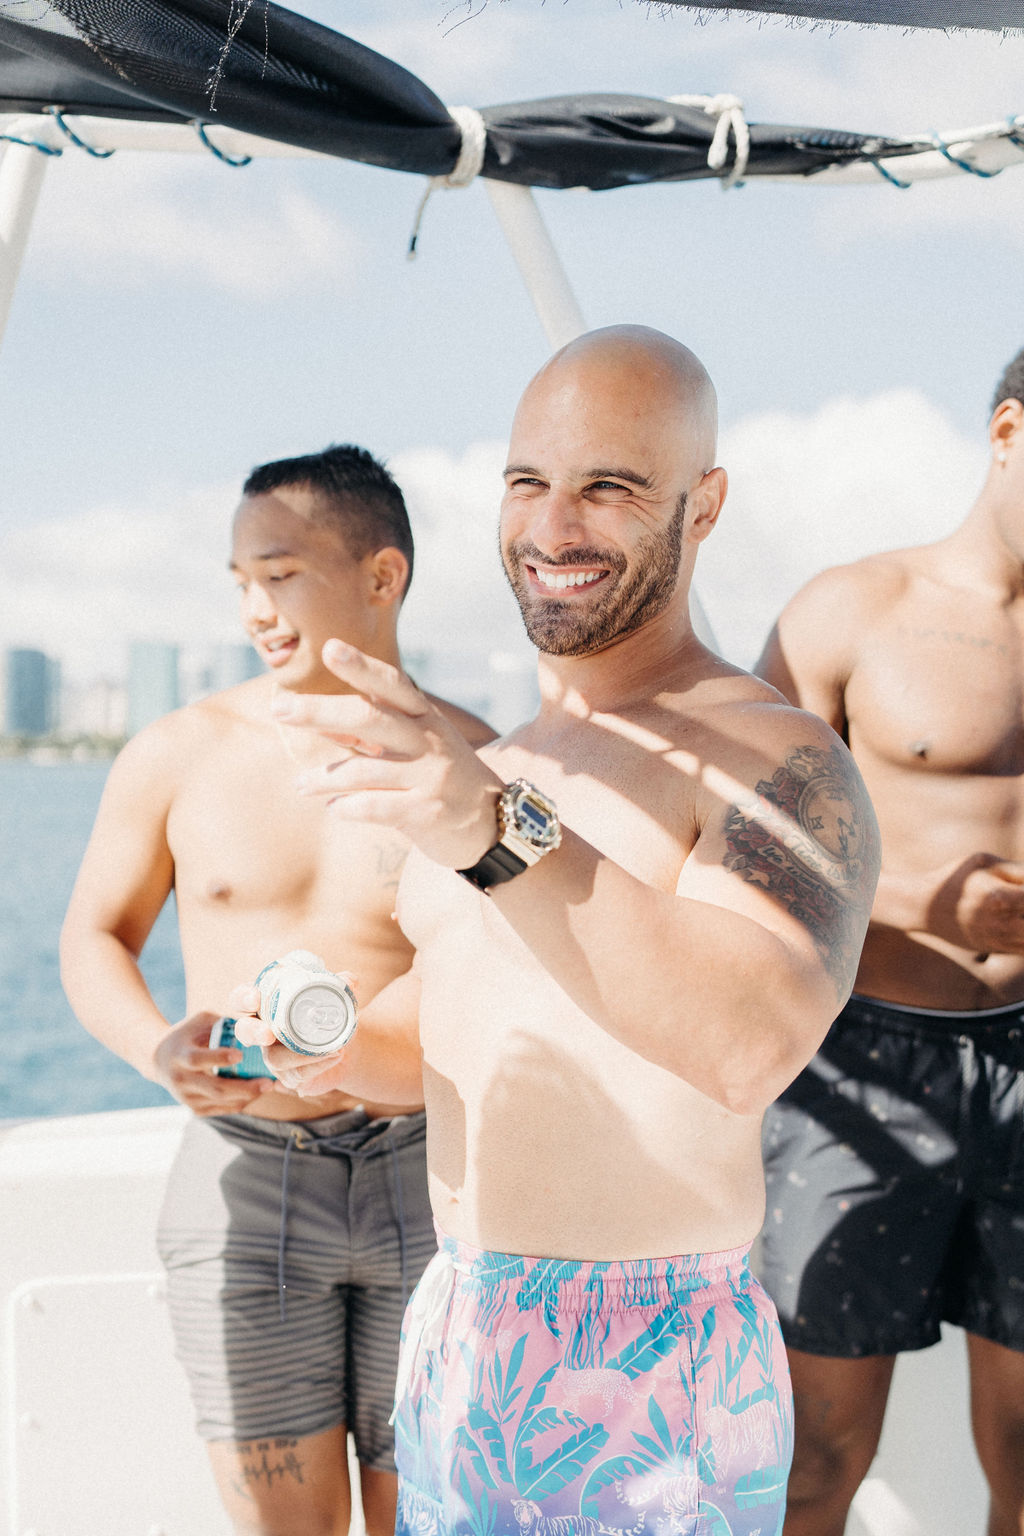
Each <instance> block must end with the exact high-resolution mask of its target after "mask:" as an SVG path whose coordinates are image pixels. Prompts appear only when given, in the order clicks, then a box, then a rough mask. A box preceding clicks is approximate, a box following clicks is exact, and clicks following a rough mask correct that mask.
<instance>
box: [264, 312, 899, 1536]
mask: <svg viewBox="0 0 1024 1536" xmlns="http://www.w3.org/2000/svg"><path fill="white" fill-rule="evenodd" d="M715 429H716V403H715V395H714V391H713V388H712V386H711V382H710V380H709V379H708V377H707V374H706V373H705V371H704V369H703V367H702V366H701V364H700V363H699V362H698V360H697V359H696V358H695V357H694V356H693V354H692V353H690V352H689V351H688V350H687V349H686V348H685V347H682V346H680V345H679V344H678V343H677V342H674V341H672V340H670V339H669V338H668V337H665V336H662V335H660V334H659V333H657V332H653V331H649V330H646V329H644V328H641V327H614V328H611V329H609V330H606V331H598V332H594V333H592V334H590V335H588V336H585V337H582V338H581V339H580V340H579V341H577V342H574V343H572V344H570V346H568V347H567V348H565V349H564V350H563V351H562V352H561V353H559V354H557V355H556V356H555V357H554V358H553V359H552V361H551V362H550V363H549V364H548V365H547V366H546V367H545V368H544V369H543V370H542V371H541V372H540V374H538V376H537V378H536V379H535V380H534V381H533V382H532V383H531V385H530V386H529V387H528V389H527V391H526V393H525V395H524V397H523V400H522V402H521V404H520V407H519V410H518V412H517V414H516V419H515V422H514V425H513V431H512V441H511V446H510V452H509V464H508V468H507V470H506V473H505V487H506V488H505V496H504V501H503V503H502V516H501V549H502V556H503V560H504V564H505V569H506V573H507V575H508V578H509V580H510V583H511V585H512V587H513V590H514V592H515V595H516V598H517V600H518V602H519V605H520V608H521V610H522V614H523V618H524V621H525V623H526V627H527V631H528V633H529V634H530V637H531V639H532V640H533V641H534V643H535V644H536V645H537V646H538V648H539V651H540V680H541V696H542V703H541V708H540V712H539V714H538V716H537V718H536V719H535V720H533V721H531V722H529V723H528V724H526V725H524V726H523V727H522V728H520V729H519V730H517V731H515V732H513V733H512V734H511V735H510V736H507V737H505V738H504V739H502V740H500V741H498V742H496V743H493V744H492V745H491V746H489V747H486V748H484V749H483V750H482V751H481V752H480V753H479V755H474V754H473V753H471V752H470V751H468V749H466V748H465V746H464V744H463V743H462V742H460V741H459V739H458V738H457V735H456V733H454V732H453V731H452V730H451V729H450V728H449V727H448V725H447V724H446V723H445V722H444V721H443V720H442V719H441V718H440V717H439V716H438V714H437V711H436V710H434V709H433V707H432V706H430V705H429V704H428V703H427V701H425V700H424V699H423V697H422V695H420V694H419V693H418V692H417V690H416V689H415V688H414V687H413V686H412V684H411V683H410V682H409V680H408V679H407V678H405V677H404V676H403V674H402V673H401V672H400V671H398V670H396V669H394V668H389V667H382V666H380V665H379V664H377V663H376V662H374V661H373V660H371V659H370V658H367V657H364V656H361V655H360V654H359V653H358V652H356V651H354V650H353V649H352V648H351V647H346V646H338V645H335V644H331V645H328V646H327V647H326V648H325V652H324V659H325V661H326V663H327V665H328V666H329V667H330V669H331V670H332V671H333V672H334V673H335V674H336V675H337V676H338V677H339V678H342V679H343V680H344V681H345V682H346V684H347V686H348V687H349V688H351V689H352V690H354V692H353V694H352V695H351V696H350V697H348V698H346V699H345V700H344V701H343V700H341V699H328V698H322V699H316V698H311V697H308V696H306V697H301V698H300V697H299V696H282V698H281V700H280V701H279V708H280V710H281V711H282V714H281V718H282V719H287V720H289V721H291V722H293V723H295V724H297V725H301V726H304V727H307V728H308V727H311V726H312V727H316V728H319V729H320V730H321V731H322V732H324V734H325V735H327V736H328V737H330V738H331V739H332V740H333V741H334V742H335V743H336V744H337V761H336V762H335V763H334V764H333V765H332V766H331V767H330V768H328V769H324V770H314V771H312V772H311V773H310V774H308V775H307V776H306V783H305V788H306V789H307V791H308V792H310V793H315V794H322V795H325V796H326V797H327V798H328V801H329V802H330V803H329V809H328V813H327V814H328V820H330V818H331V817H341V818H342V819H343V820H345V821H347V820H348V819H349V818H350V817H352V818H361V819H365V820H366V821H367V822H373V823H377V824H380V825H384V826H390V827H395V828H398V829H399V830H401V831H403V832H404V833H405V835H406V836H408V837H409V839H410V841H411V842H412V843H413V844H414V851H413V853H411V854H410V858H409V862H408V864H407V865H406V869H405V872H404V874H403V878H402V883H401V887H400V891H399V901H398V916H399V921H400V923H401V925H402V927H403V930H404V931H405V933H406V935H407V936H408V937H409V939H410V940H411V942H412V943H413V944H414V945H415V947H416V949H417V959H416V962H415V964H414V966H413V970H412V971H411V972H410V974H409V976H408V977H406V978H404V979H403V980H400V981H398V982H396V983H394V984H393V985H392V986H391V987H388V988H386V989H385V990H384V991H383V992H382V993H381V994H380V996H379V997H378V998H377V999H376V1000H375V1002H374V1003H373V1004H371V1005H370V1007H369V1008H368V1009H366V1010H365V1011H364V1012H363V1014H362V1016H361V1020H360V1025H359V1028H358V1030H357V1032H356V1034H355V1036H354V1038H353V1040H352V1042H351V1045H350V1046H349V1047H347V1048H346V1049H345V1050H344V1051H343V1052H342V1053H341V1055H340V1056H339V1057H337V1058H335V1059H334V1060H332V1061H331V1062H330V1063H328V1064H327V1065H326V1066H325V1065H324V1064H323V1063H318V1064H315V1065H312V1066H311V1065H309V1064H308V1063H307V1064H305V1065H304V1064H303V1063H302V1061H301V1059H300V1058H298V1057H296V1056H293V1055H292V1054H291V1053H289V1052H288V1051H286V1050H285V1049H284V1047H282V1046H280V1045H277V1044H274V1043H273V1042H272V1036H271V1035H270V1033H269V1031H268V1030H267V1028H266V1026H265V1025H264V1024H263V1023H262V1021H260V1020H258V1019H247V1020H244V1021H240V1029H241V1030H242V1032H243V1034H244V1035H245V1037H246V1038H248V1039H250V1040H252V1041H254V1042H257V1043H260V1044H261V1045H263V1047H264V1051H265V1054H266V1057H267V1060H268V1062H270V1063H271V1064H273V1065H274V1066H275V1069H276V1070H278V1071H279V1072H280V1073H281V1074H282V1076H283V1077H284V1080H285V1081H286V1082H288V1083H292V1084H294V1085H295V1086H296V1087H298V1089H299V1091H300V1092H312V1093H316V1092H321V1091H323V1089H324V1088H325V1087H338V1086H344V1087H345V1088H346V1089H347V1090H348V1091H350V1092H357V1093H366V1094H368V1095H370V1096H376V1095H379V1094H386V1095H387V1096H390V1097H391V1098H393V1099H395V1100H397V1101H399V1102H404V1101H405V1100H406V1099H407V1098H408V1099H409V1100H411V1101H412V1102H416V1101H418V1099H419V1098H420V1096H421V1095H422V1097H423V1099H424V1101H425V1103H426V1105H427V1124H428V1169H429V1176H430V1188H431V1200H432V1204H433V1208H434V1214H435V1217H436V1220H437V1223H438V1227H439V1231H440V1236H441V1251H440V1253H439V1255H438V1258H437V1259H436V1260H435V1261H434V1262H433V1263H432V1264H431V1266H429V1267H428V1270H427V1272H426V1275H425V1277H424V1279H423V1281H421V1283H420V1286H419V1288H418V1289H417V1292H416V1294H415V1295H414V1297H413V1300H412V1302H411V1304H410V1310H409V1313H408V1314H407V1319H406V1339H405V1344H404V1346H403V1358H402V1363H401V1364H400V1367H399V1391H398V1406H397V1421H396V1459H397V1460H398V1464H399V1477H400V1503H399V1521H398V1531H399V1532H409V1533H412V1532H417V1533H420V1536H432V1533H434V1536H441V1533H443V1536H468V1533H470V1532H474V1531H481V1530H488V1531H491V1532H493V1533H494V1536H521V1533H531V1532H540V1531H545V1530H547V1531H554V1530H555V1529H556V1528H557V1530H558V1531H559V1532H563V1531H564V1532H570V1531H580V1532H595V1531H597V1530H598V1529H600V1530H602V1531H609V1530H610V1531H617V1530H622V1531H627V1530H631V1531H639V1530H641V1529H643V1528H646V1529H647V1530H650V1531H655V1530H657V1529H662V1528H663V1529H689V1528H690V1525H691V1523H692V1522H693V1521H697V1524H699V1526H700V1528H701V1529H702V1530H707V1531H709V1532H710V1531H712V1530H714V1531H716V1532H718V1531H721V1532H722V1533H725V1532H729V1533H731V1536H753V1533H754V1532H755V1531H767V1530H769V1529H770V1530H774V1529H776V1527H777V1525H778V1523H779V1519H780V1516H781V1510H782V1507H783V1503H784V1498H785V1483H786V1474H787V1470H788V1462H789V1455H790V1436H791V1405H790V1398H789V1392H788V1382H787V1378H786V1373H785V1366H784V1358H783V1351H782V1344H781V1338H780V1337H779V1335H778V1329H777V1324H776V1323H775V1319H774V1314H773V1312H772V1309H771V1307H770V1304H769V1303H768V1301H767V1298H766V1297H765V1295H764V1293H763V1292H762V1291H761V1289H760V1287H759V1286H758V1285H757V1283H756V1282H755V1281H753V1280H752V1278H751V1276H750V1272H749V1268H748V1265H747V1257H746V1256H747V1249H748V1247H749V1244H750V1241H751V1239H752V1238H753V1236H754V1235H755V1233H756V1231H757V1229H758V1227H759V1225H760V1222H761V1216H762V1211H763V1203H764V1188H763V1179H762V1174H761V1157H760V1123H761V1116H762V1113H763V1110H764V1108H765V1105H766V1104H767V1103H768V1102H769V1101H770V1100H771V1099H772V1097H774V1095H775V1094H776V1093H778V1092H779V1091H780V1089H781V1088H782V1087H783V1086H784V1085H785V1084H786V1083H787V1082H789V1081H790V1080H791V1078H792V1077H793V1076H794V1075H795V1074H796V1073H797V1072H798V1071H799V1069H800V1068H801V1066H803V1065H804V1063H805V1062H806V1061H807V1060H808V1059H809V1057H810V1056H811V1054H812V1053H813V1051H814V1050H815V1048H816V1047H817V1045H818V1043H819V1042H820V1040H821V1038H822V1036H823V1035H824V1033H825V1031H826V1029H827V1027H828V1024H829V1022H830V1021H831V1019H832V1017H833V1016H834V1014H835V1012H836V1010H837V1008H838V1007H839V1006H840V1005H841V1003H842V1001H843V1000H845V997H846V995H847V992H848V990H849V987H850V985H851V983H852V980H853V975H854V971H855V968H856V961H857V956H858V953H859V949H860V943H861V939H862V936H863V930H864V925H865V922H866V919H867V912H868V908H869V905H870V900H871V895H872V891H873V888H874V879H875V873H876V851H875V827H874V821H873V817H872V815H871V810H870V806H869V805H868V803H867V800H866V797H865V795H864V793H863V789H862V786H861V784H860V781H859V779H858V776H857V773H856V770H855V768H854V767H853V764H852V761H851V759H850V757H849V755H848V753H847V751H846V749H845V747H844V746H843V745H842V743H841V742H840V741H839V740H838V738H837V737H836V736H834V734H833V733H832V731H831V730H830V729H829V728H828V727H826V726H824V725H823V724H822V723H821V722H820V721H819V720H817V719H815V718H814V717H812V716H808V715H804V714H802V713H800V712H799V711H795V710H793V709H791V708H789V707H788V706H787V705H786V704H785V703H784V702H783V701H782V700H781V699H780V697H779V695H778V694H777V693H775V692H774V690H772V689H770V688H768V687H766V686H765V685H764V684H763V683H761V682H759V681H757V680H756V679H754V678H752V677H750V676H749V675H747V674H746V673H744V672H741V671H739V670H738V669H737V668H735V667H732V666H729V665H728V664H726V663H725V662H724V661H722V660H721V659H720V658H719V657H717V656H714V655H712V654H711V653H710V652H709V651H708V650H706V649H705V647H704V646H703V645H701V644H700V642H699V641H698V640H697V638H696V637H695V635H694V633H693V629H692V626H691V624H690V617H689V606H688V590H689V585H690V579H691V575H692V571H693V565H694V561H695V558H696V554H697V549H698V546H699V544H700V543H701V542H702V540H703V539H704V538H705V537H707V535H708V534H709V533H710V532H711V531H712V528H713V526H714V523H715V521H716V519H717V517H718V514H719V511H720V508H721V506H722V502H723V499H724V496H725V489H726V477H725V472H724V470H722V469H720V468H717V467H715V437H716V430H715ZM360 696H361V697H360ZM460 876H462V878H460ZM256 1001H257V1000H256V999H255V998H254V996H253V994H252V992H251V990H250V989H241V990H240V992H239V993H238V994H237V995H236V997H235V1004H236V1006H239V1007H240V1008H242V1009H244V1010H248V1011H250V1012H251V1011H252V1010H253V1007H254V1004H255V1003H256Z"/></svg>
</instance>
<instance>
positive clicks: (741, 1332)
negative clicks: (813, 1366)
mask: <svg viewBox="0 0 1024 1536" xmlns="http://www.w3.org/2000/svg"><path fill="white" fill-rule="evenodd" d="M792 1440H793V1415H792V1399H791V1395H790V1388H789V1375H788V1369H787V1366H786V1358H785V1350H784V1347H783V1344H782V1337H781V1334H780V1332H779V1327H778V1322H777V1319H776V1316H775V1310H774V1308H773V1306H772V1304H771V1302H770V1301H769V1300H768V1298H767V1296H766V1295H765V1293H764V1292H763V1291H762V1289H761V1287H760V1285H759V1284H758V1283H757V1281H756V1280H754V1279H753V1277H752V1276H751V1274H750V1270H749V1267H748V1263H747V1253H746V1250H745V1249H734V1250H729V1251H726V1252H722V1253H716V1254H710V1255H700V1254H689V1255H685V1256H684V1257H682V1258H671V1259H644V1260H635V1261H629V1262H625V1261H615V1262H596V1263H589V1262H582V1261H578V1260H556V1259H536V1258H526V1257H522V1256H520V1255H517V1254H507V1253H491V1252H488V1251H486V1250H482V1249H477V1248H471V1247H469V1246H467V1245H466V1244H464V1243H457V1242H456V1241H455V1240H454V1239H452V1238H449V1237H447V1236H444V1235H442V1236H441V1247H440V1251H439V1253H438V1255H437V1257H436V1258H435V1259H433V1260H432V1261H431V1264H430V1265H429V1266H428V1268H427V1271H426V1273H425V1275H424V1277H423V1279H422V1280H421V1282H420V1285H419V1287H418V1288H417V1291H416V1293H415V1294H414V1296H413V1299H412V1302H411V1303H410V1307H409V1311H408V1313H407V1314H406V1323H405V1329H404V1330H403V1341H402V1362H401V1365H400V1367H399V1386H398V1395H397V1407H396V1418H395V1455H396V1460H397V1462H398V1470H399V1478H400V1491H399V1514H398V1526H397V1533H398V1536H572V1533H575V1532H580V1533H583V1536H597V1533H599V1532H605V1533H613V1536H641V1533H643V1536H781V1531H782V1521H783V1516H784V1513H785V1500H786V1479H787V1477H788V1475H789V1464H790V1460H791V1457H792Z"/></svg>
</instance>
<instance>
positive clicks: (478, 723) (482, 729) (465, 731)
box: [427, 693, 498, 747]
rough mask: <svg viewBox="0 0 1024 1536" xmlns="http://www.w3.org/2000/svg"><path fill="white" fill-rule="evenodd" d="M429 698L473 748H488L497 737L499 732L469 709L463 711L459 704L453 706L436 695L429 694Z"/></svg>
mask: <svg viewBox="0 0 1024 1536" xmlns="http://www.w3.org/2000/svg"><path fill="white" fill-rule="evenodd" d="M427 698H428V699H429V700H430V702H431V703H432V704H436V705H437V707H438V709H439V710H440V711H441V713H442V715H444V717H445V719H446V720H448V721H450V722H451V724H452V725H454V727H455V729H456V730H457V731H458V732H459V733H460V735H462V736H464V737H465V738H466V740H467V741H468V742H469V744H470V746H471V747H483V746H486V745H487V743H488V742H489V741H494V739H495V737H496V736H497V734H498V733H497V731H495V730H492V728H491V727H490V726H489V725H488V724H487V721H486V720H481V719H480V716H479V715H474V714H471V713H470V711H469V710H468V709H462V708H461V706H460V705H458V704H451V703H449V701H448V700H447V699H439V698H438V697H437V695H436V694H435V693H428V694H427Z"/></svg>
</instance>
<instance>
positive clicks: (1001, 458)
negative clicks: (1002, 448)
mask: <svg viewBox="0 0 1024 1536" xmlns="http://www.w3.org/2000/svg"><path fill="white" fill-rule="evenodd" d="M996 463H997V464H1005V463H1006V454H1005V453H997V454H996Z"/></svg>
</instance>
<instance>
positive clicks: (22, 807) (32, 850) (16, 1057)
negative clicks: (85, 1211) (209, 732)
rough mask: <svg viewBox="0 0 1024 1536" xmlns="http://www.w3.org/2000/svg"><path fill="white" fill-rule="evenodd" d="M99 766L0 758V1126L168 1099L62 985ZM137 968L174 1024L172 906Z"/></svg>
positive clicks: (176, 967)
mask: <svg viewBox="0 0 1024 1536" xmlns="http://www.w3.org/2000/svg"><path fill="white" fill-rule="evenodd" d="M108 769H109V764H108V763H54V764H52V765H51V764H41V763H32V762H28V761H27V760H25V759H23V758H17V759H13V760H10V759H8V760H0V1040H2V1049H0V1119H24V1118H26V1117H29V1116H35V1115H76V1114H85V1113H89V1112H91V1111H94V1110H102V1109H132V1108H136V1107H141V1106H145V1105H153V1104H170V1103H172V1102H173V1100H172V1099H171V1098H170V1097H169V1095H167V1094H166V1093H164V1091H163V1089H161V1088H158V1087H156V1086H155V1085H154V1084H153V1083H150V1082H147V1081H146V1080H145V1078H142V1077H140V1076H139V1074H138V1073H137V1072H135V1071H134V1070H133V1068H131V1067H129V1066H128V1065H127V1064H126V1063H125V1062H123V1061H121V1060H120V1058H119V1057H117V1056H114V1055H113V1054H112V1053H111V1052H110V1051H108V1050H107V1049H106V1048H105V1047H104V1046H102V1045H100V1044H99V1042H98V1041H96V1040H94V1039H93V1038H92V1036H91V1035H89V1034H87V1033H86V1031H85V1030H84V1029H83V1028H82V1027H81V1025H80V1024H79V1023H78V1022H77V1020H76V1019H75V1016H74V1014H73V1013H72V1012H71V1008H70V1006H69V1004H68V1001H67V998H66V997H65V996H64V993H63V991H62V990H61V985H60V973H59V966H58V957H57V945H58V939H59V935H60V925H61V922H62V920H63V916H64V909H65V907H66V906H67V901H68V897H69V895H70V894H71V887H72V885H73V884H74V880H75V874H76V872H77V870H78V865H79V862H80V860H81V857H82V854H83V852H84V850H85V845H86V843H87V841H88V838H89V832H90V830H91V828H92V822H93V818H94V816H95V814H96V807H97V806H98V804H99V800H100V795H101V793H102V790H103V784H104V781H105V779H106V776H107V772H108ZM142 969H143V973H144V975H145V977H146V980H147V981H148V982H149V985H150V989H151V990H152V992H153V995H154V997H155V999H156V1002H157V1005H158V1006H159V1007H160V1008H161V1009H162V1011H163V1012H164V1014H165V1015H166V1016H167V1017H168V1018H171V1019H178V1018H181V1016H182V1014H183V1012H184V1005H185V983H184V977H183V975H182V967H181V954H180V951H179V949H178V940H177V931H176V926H175V919H174V904H173V899H172V900H171V901H170V902H168V904H167V906H166V907H165V908H164V911H163V912H162V913H161V914H160V918H159V920H158V922H157V923H156V926H155V927H154V930H153V932H152V934H151V935H150V938H149V942H148V943H147V945H146V948H145V950H144V951H143V955H142Z"/></svg>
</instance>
